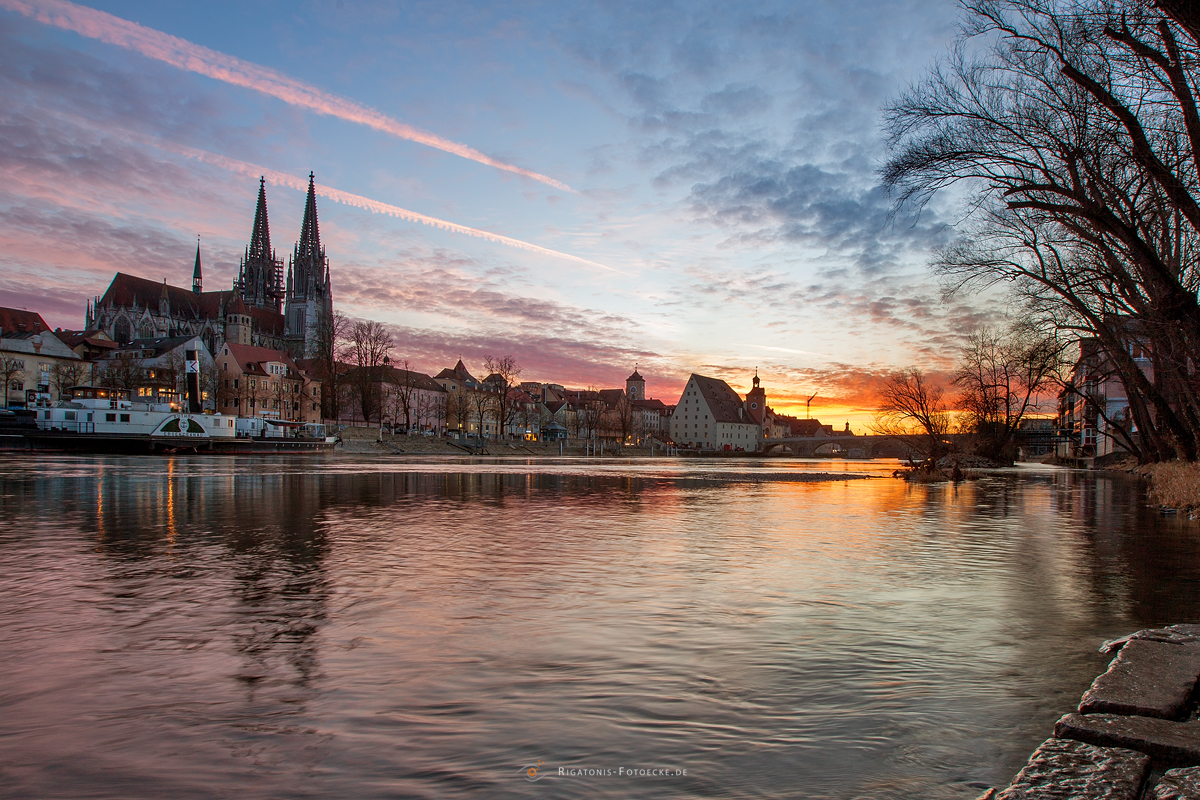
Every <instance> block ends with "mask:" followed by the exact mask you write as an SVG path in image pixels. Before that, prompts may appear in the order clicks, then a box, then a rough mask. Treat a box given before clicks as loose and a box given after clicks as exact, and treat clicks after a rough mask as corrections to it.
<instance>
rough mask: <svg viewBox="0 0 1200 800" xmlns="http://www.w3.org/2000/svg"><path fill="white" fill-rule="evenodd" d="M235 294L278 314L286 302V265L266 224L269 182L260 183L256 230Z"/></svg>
mask: <svg viewBox="0 0 1200 800" xmlns="http://www.w3.org/2000/svg"><path fill="white" fill-rule="evenodd" d="M233 288H234V291H236V292H237V293H238V296H239V297H241V298H242V300H243V301H245V303H246V305H249V306H255V307H257V308H268V309H271V310H272V311H275V312H277V313H278V311H279V309H280V305H281V304H282V302H283V262H282V261H280V260H279V259H277V258H276V257H275V251H274V250H272V249H271V229H270V226H269V225H268V223H267V189H266V180H265V179H263V178H259V179H258V208H257V209H255V211H254V230H253V231H251V233H250V246H249V247H247V248H246V254H245V255H244V256H242V264H241V269H240V270H239V271H238V279H237V282H236V283H235V284H234V285H233Z"/></svg>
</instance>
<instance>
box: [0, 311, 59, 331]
mask: <svg viewBox="0 0 1200 800" xmlns="http://www.w3.org/2000/svg"><path fill="white" fill-rule="evenodd" d="M48 330H50V326H49V325H47V324H46V320H44V319H42V315H41V314H39V313H37V312H36V311H26V310H25V309H23V308H0V333H40V332H41V331H48Z"/></svg>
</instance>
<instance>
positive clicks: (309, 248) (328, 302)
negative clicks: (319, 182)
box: [283, 172, 333, 358]
mask: <svg viewBox="0 0 1200 800" xmlns="http://www.w3.org/2000/svg"><path fill="white" fill-rule="evenodd" d="M283 313H284V339H285V341H286V343H287V348H288V350H289V351H290V352H291V354H292V356H293V357H294V358H315V357H316V355H317V348H318V340H319V338H320V336H321V329H322V327H323V326H324V325H326V324H327V323H328V321H329V320H330V318H331V317H332V316H333V290H332V287H331V286H330V283H329V259H328V257H326V255H325V248H324V247H322V246H321V232H320V230H319V229H318V228H317V192H316V188H315V186H314V184H313V174H312V173H311V172H310V173H308V200H307V202H306V203H305V205H304V222H302V223H301V224H300V242H299V244H297V245H296V250H295V252H294V253H292V258H291V260H290V261H289V262H288V275H287V293H286V296H285V301H284V312H283Z"/></svg>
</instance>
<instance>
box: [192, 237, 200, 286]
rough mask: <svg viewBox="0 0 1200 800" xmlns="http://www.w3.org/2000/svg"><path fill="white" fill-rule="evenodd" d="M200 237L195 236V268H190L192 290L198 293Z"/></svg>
mask: <svg viewBox="0 0 1200 800" xmlns="http://www.w3.org/2000/svg"><path fill="white" fill-rule="evenodd" d="M200 284H201V279H200V237H199V236H197V237H196V268H195V269H193V270H192V291H193V292H195V293H196V294H200Z"/></svg>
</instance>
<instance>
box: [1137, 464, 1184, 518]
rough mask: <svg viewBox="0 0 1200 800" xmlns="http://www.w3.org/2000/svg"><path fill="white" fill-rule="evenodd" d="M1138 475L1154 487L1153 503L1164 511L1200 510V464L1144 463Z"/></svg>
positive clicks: (1138, 469) (1152, 489) (1151, 490)
mask: <svg viewBox="0 0 1200 800" xmlns="http://www.w3.org/2000/svg"><path fill="white" fill-rule="evenodd" d="M1134 471H1136V473H1137V474H1138V475H1140V476H1141V477H1142V478H1144V479H1145V480H1146V481H1147V482H1149V484H1150V491H1149V498H1150V502H1152V503H1154V504H1156V505H1159V506H1161V507H1162V508H1164V509H1177V510H1179V511H1186V512H1191V511H1195V510H1196V509H1200V463H1197V462H1195V461H1162V462H1159V463H1156V464H1143V465H1142V466H1140V467H1137V468H1136V470H1134Z"/></svg>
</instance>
